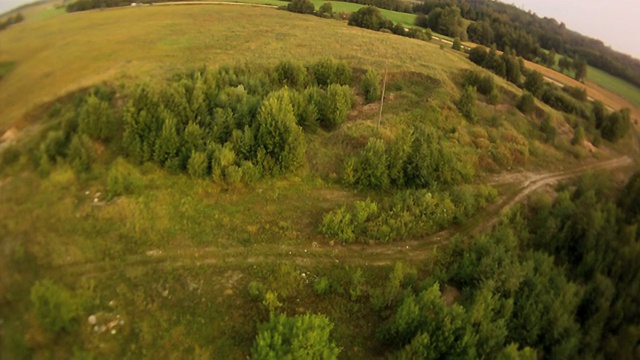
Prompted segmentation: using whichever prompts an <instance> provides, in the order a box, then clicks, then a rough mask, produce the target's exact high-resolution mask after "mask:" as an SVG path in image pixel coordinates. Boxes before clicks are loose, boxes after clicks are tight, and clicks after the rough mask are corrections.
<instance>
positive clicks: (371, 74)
mask: <svg viewBox="0 0 640 360" xmlns="http://www.w3.org/2000/svg"><path fill="white" fill-rule="evenodd" d="M380 81H381V79H380V74H378V73H377V72H375V71H373V70H371V69H369V70H367V73H366V74H365V75H364V77H363V78H362V82H361V84H360V88H361V89H362V91H363V92H364V99H365V101H366V102H367V103H372V102H375V101H378V100H379V99H380V96H381V90H380Z"/></svg>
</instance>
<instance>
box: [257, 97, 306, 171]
mask: <svg viewBox="0 0 640 360" xmlns="http://www.w3.org/2000/svg"><path fill="white" fill-rule="evenodd" d="M255 126H256V129H255V139H256V143H257V145H258V150H257V156H258V158H257V161H258V164H260V165H261V166H262V168H263V169H264V171H265V173H271V174H282V173H287V172H289V171H293V170H296V169H298V168H299V167H300V166H302V163H303V161H304V151H305V141H304V134H303V132H302V129H301V128H300V127H299V126H298V125H297V123H296V118H295V116H294V114H293V107H292V106H291V102H290V100H289V95H288V93H287V92H286V91H283V90H281V91H278V92H274V93H271V94H270V95H269V96H267V98H266V99H265V100H264V101H263V102H262V105H261V106H260V109H259V110H258V116H257V118H256V125H255Z"/></svg>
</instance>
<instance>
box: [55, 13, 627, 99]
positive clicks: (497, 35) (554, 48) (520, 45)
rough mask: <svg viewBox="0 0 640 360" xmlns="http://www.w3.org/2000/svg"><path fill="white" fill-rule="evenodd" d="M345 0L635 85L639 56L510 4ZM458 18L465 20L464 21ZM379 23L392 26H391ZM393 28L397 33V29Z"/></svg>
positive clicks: (530, 57)
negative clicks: (409, 15)
mask: <svg viewBox="0 0 640 360" xmlns="http://www.w3.org/2000/svg"><path fill="white" fill-rule="evenodd" d="M163 1H166V0H156V1H151V0H140V1H138V2H139V3H143V4H150V3H153V2H163ZM293 2H295V3H296V5H292V6H291V7H288V8H289V10H291V11H295V12H301V13H313V11H312V10H310V9H311V7H310V5H312V3H311V2H309V1H302V0H295V1H293ZM347 2H353V3H357V4H363V5H369V6H375V7H378V8H382V9H388V10H393V11H400V12H406V13H415V14H417V17H416V20H415V21H416V25H418V26H421V27H425V28H429V29H430V30H433V31H436V32H438V33H441V34H444V35H448V36H451V37H457V38H460V39H461V40H463V41H464V40H467V39H468V40H469V41H472V42H475V43H478V44H482V45H485V46H491V45H493V44H496V45H497V48H498V49H500V50H504V49H506V48H507V47H508V48H510V49H512V50H513V51H515V52H516V53H518V54H519V55H520V56H522V57H524V58H525V59H527V60H531V61H537V62H539V63H541V64H546V65H548V66H553V64H554V63H555V56H554V55H555V54H556V53H558V54H563V55H565V57H562V58H561V60H562V59H564V60H562V61H565V62H566V59H567V57H569V58H573V59H577V61H578V62H580V63H581V62H585V63H589V64H591V65H593V66H595V67H597V68H599V69H602V70H604V71H606V72H608V73H610V74H612V75H615V76H618V77H620V78H622V79H624V80H627V81H629V82H630V83H632V84H634V85H636V86H640V61H639V60H637V59H634V58H633V57H631V56H629V55H626V54H622V53H619V52H617V51H614V50H613V49H611V48H609V47H607V46H606V45H605V44H603V43H602V41H600V40H596V39H591V38H589V37H586V36H583V35H580V34H578V33H576V32H573V31H571V30H569V29H567V28H566V27H565V25H564V23H558V22H557V21H556V20H555V19H550V18H540V17H538V16H537V15H536V14H534V13H530V12H526V11H523V10H521V9H518V8H517V7H515V6H514V5H510V4H505V3H502V2H499V1H491V0H474V1H466V0H425V1H423V2H422V3H416V4H412V3H410V2H406V1H402V0H347ZM129 5H130V1H124V0H78V1H74V2H72V3H70V4H69V5H67V11H69V12H73V11H83V10H89V9H97V8H105V7H115V6H129ZM328 6H329V5H326V6H325V9H322V10H320V11H318V14H319V15H320V16H323V17H330V15H329V14H331V13H332V11H329V9H328ZM463 19H464V20H466V21H467V22H469V24H468V26H467V25H465V21H463ZM385 22H386V20H385ZM364 27H367V28H370V27H368V26H364ZM380 27H382V28H386V29H388V30H389V31H393V25H392V26H380ZM380 27H379V28H380ZM379 28H378V29H379ZM378 29H376V30H378ZM403 29H404V27H403ZM396 31H397V32H399V28H398V29H397V30H396ZM544 49H547V50H550V51H546V50H544ZM577 74H578V75H579V73H577Z"/></svg>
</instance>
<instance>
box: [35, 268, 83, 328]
mask: <svg viewBox="0 0 640 360" xmlns="http://www.w3.org/2000/svg"><path fill="white" fill-rule="evenodd" d="M31 303H32V304H33V307H34V312H35V315H36V319H37V320H38V322H39V323H40V325H41V326H42V327H43V328H45V329H46V330H49V331H52V332H54V333H55V332H58V331H60V330H66V331H70V330H71V329H72V327H73V324H74V321H75V319H76V318H77V317H78V306H77V303H76V301H75V299H73V297H72V295H71V293H70V292H69V290H67V289H65V288H63V287H61V286H59V285H57V284H55V283H53V282H52V281H51V280H48V279H47V280H42V281H38V282H36V283H35V284H34V285H33V287H32V288H31Z"/></svg>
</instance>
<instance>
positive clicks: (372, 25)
mask: <svg viewBox="0 0 640 360" xmlns="http://www.w3.org/2000/svg"><path fill="white" fill-rule="evenodd" d="M348 23H349V25H352V26H357V27H361V28H365V29H370V30H375V31H386V32H390V33H393V34H396V35H400V36H406V37H410V38H413V39H418V40H423V41H429V40H431V30H430V29H427V31H422V30H419V29H416V28H411V29H405V27H404V25H402V24H401V23H399V22H398V23H396V24H394V23H393V21H391V20H387V19H386V18H385V17H384V16H382V14H381V13H380V9H378V8H377V7H374V6H366V7H362V8H360V9H358V11H356V12H354V13H352V14H351V16H350V17H349V22H348Z"/></svg>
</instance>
